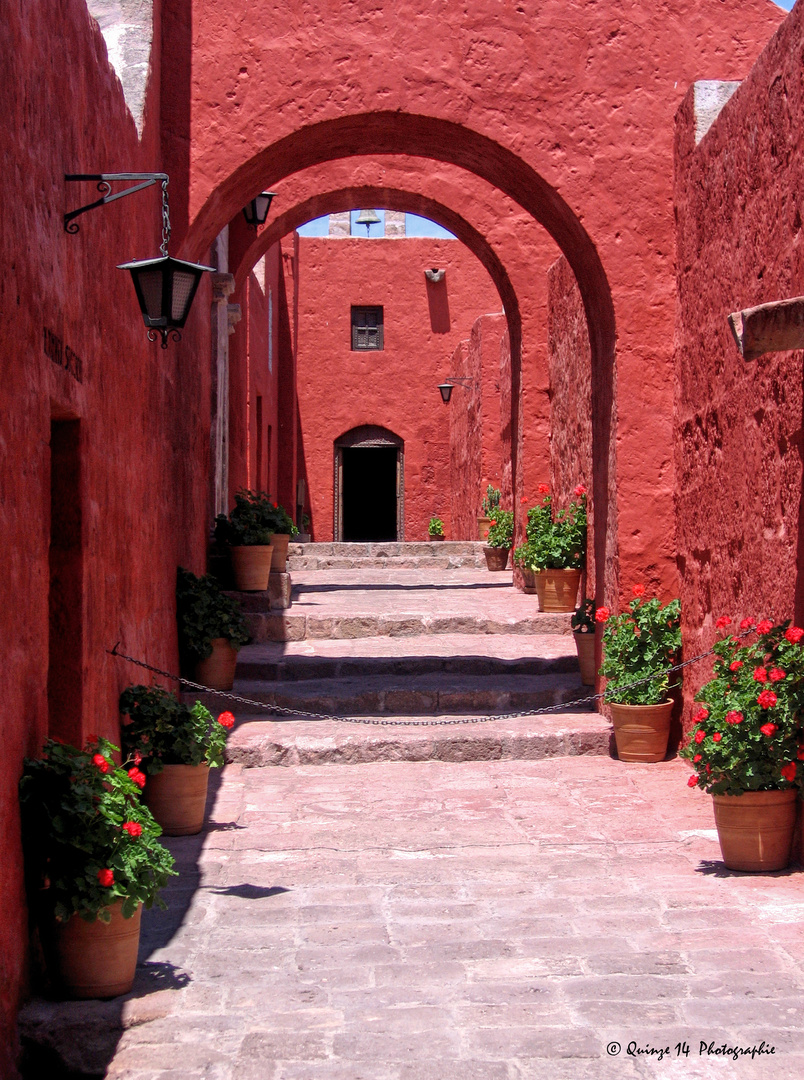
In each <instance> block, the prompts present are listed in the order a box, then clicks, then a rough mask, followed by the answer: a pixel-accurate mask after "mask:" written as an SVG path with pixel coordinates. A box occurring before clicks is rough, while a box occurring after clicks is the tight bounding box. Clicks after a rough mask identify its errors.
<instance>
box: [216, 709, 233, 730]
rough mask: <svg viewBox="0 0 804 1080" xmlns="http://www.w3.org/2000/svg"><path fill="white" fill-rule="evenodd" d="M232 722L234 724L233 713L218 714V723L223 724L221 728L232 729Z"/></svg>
mask: <svg viewBox="0 0 804 1080" xmlns="http://www.w3.org/2000/svg"><path fill="white" fill-rule="evenodd" d="M234 722H235V718H234V713H230V712H222V713H221V714H220V716H219V717H218V723H219V724H223V726H224V727H225V728H230V727H234Z"/></svg>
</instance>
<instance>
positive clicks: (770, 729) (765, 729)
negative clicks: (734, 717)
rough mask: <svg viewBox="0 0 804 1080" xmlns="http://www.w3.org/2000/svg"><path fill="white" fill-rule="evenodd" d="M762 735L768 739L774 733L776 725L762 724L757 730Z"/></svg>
mask: <svg viewBox="0 0 804 1080" xmlns="http://www.w3.org/2000/svg"><path fill="white" fill-rule="evenodd" d="M759 730H760V731H761V732H762V734H763V735H767V737H768V738H770V737H771V735H773V734H775V732H776V724H763V725H762V727H761V728H760V729H759Z"/></svg>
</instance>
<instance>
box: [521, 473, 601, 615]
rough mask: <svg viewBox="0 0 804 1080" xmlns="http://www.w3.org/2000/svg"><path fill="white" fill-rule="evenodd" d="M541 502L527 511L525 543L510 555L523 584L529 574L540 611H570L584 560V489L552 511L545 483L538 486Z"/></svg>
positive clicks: (581, 487)
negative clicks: (521, 576)
mask: <svg viewBox="0 0 804 1080" xmlns="http://www.w3.org/2000/svg"><path fill="white" fill-rule="evenodd" d="M539 494H540V495H541V496H542V501H541V503H540V504H539V505H538V506H534V507H532V508H531V509H530V510H529V511H528V516H527V525H526V527H525V537H526V539H525V542H524V543H523V544H520V545H519V547H518V548H517V549H516V551H515V552H514V561H515V562H516V564H517V565H518V566H519V567H520V568H521V570H522V573H523V577H524V578H525V584H526V586H527V585H528V575H529V573H532V574H533V579H532V580H533V587H535V590H536V594H537V595H538V597H539V610H540V611H557V612H562V611H563V612H567V611H573V610H574V608H575V601H576V598H577V596H578V586H579V584H580V581H581V570H582V569H583V566H584V562H585V560H586V488H585V487H584V486H583V484H578V486H577V487H576V488H575V498H574V499H572V500H571V501H570V504H569V506H568V507H567V508H566V509H564V510H558V511H556V510H555V508H554V506H553V500H552V496H551V495H550V489H549V488H548V486H547V484H540V485H539Z"/></svg>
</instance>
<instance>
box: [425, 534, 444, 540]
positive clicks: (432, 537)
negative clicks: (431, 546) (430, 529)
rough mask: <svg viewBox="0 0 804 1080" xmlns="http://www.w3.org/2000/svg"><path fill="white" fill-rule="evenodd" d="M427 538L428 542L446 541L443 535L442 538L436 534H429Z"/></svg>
mask: <svg viewBox="0 0 804 1080" xmlns="http://www.w3.org/2000/svg"><path fill="white" fill-rule="evenodd" d="M427 538H428V540H443V539H444V537H443V535H442V536H437V535H436V534H435V533H429V534H428V537H427Z"/></svg>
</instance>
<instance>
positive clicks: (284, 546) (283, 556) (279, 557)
mask: <svg viewBox="0 0 804 1080" xmlns="http://www.w3.org/2000/svg"><path fill="white" fill-rule="evenodd" d="M289 543H290V533H272V534H271V546H272V547H273V549H274V553H273V555H272V556H271V573H273V574H284V573H285V571H286V570H287V566H288V544H289ZM266 587H267V586H266Z"/></svg>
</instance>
